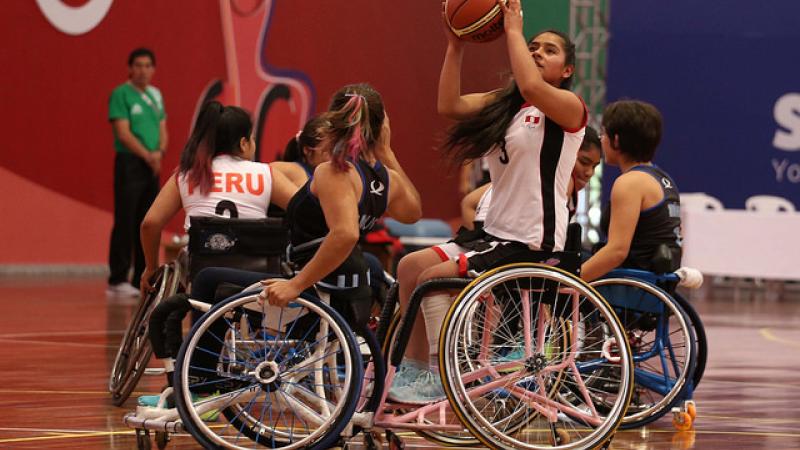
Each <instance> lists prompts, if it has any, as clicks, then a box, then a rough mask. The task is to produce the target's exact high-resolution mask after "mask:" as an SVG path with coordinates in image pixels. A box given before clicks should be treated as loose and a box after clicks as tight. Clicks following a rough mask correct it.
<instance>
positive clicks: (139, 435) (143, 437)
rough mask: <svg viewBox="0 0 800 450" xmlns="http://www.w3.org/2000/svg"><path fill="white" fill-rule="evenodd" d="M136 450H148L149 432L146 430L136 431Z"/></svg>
mask: <svg viewBox="0 0 800 450" xmlns="http://www.w3.org/2000/svg"><path fill="white" fill-rule="evenodd" d="M136 448H138V449H139V450H150V432H149V431H147V430H140V429H137V430H136Z"/></svg>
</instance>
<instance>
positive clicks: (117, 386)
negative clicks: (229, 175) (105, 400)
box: [108, 217, 288, 406]
mask: <svg viewBox="0 0 800 450" xmlns="http://www.w3.org/2000/svg"><path fill="white" fill-rule="evenodd" d="M287 244H288V234H287V230H286V228H285V227H284V226H283V224H282V221H281V220H280V219H274V218H265V219H228V218H222V217H190V228H189V245H188V247H189V251H188V253H187V252H185V251H181V252H180V253H179V254H178V257H177V258H176V260H175V261H172V262H169V263H167V264H164V265H163V266H161V267H160V268H159V269H158V271H157V272H156V273H155V274H153V276H152V278H151V280H150V281H151V285H152V286H154V288H155V289H154V290H153V291H152V292H151V293H149V294H147V295H146V296H145V297H144V298H143V299H142V301H140V302H139V304H138V306H137V308H136V310H135V312H134V314H133V316H132V318H131V321H130V323H129V324H128V328H127V330H126V331H125V334H124V336H123V338H122V341H121V342H120V346H119V350H118V351H117V355H116V358H115V359H114V363H113V365H112V367H111V374H110V377H109V383H108V390H109V392H110V393H111V401H112V403H113V404H114V405H115V406H121V405H122V404H123V403H124V402H125V401H126V400H127V399H128V397H129V396H130V394H131V392H132V391H133V390H134V388H135V387H136V385H137V383H138V382H139V379H140V378H141V377H142V375H143V374H144V373H145V372H147V371H148V369H147V364H148V362H149V361H150V358H151V356H152V354H153V346H152V345H151V341H150V339H148V335H149V334H150V333H149V330H150V318H151V316H152V315H153V313H154V311H156V309H157V308H159V305H162V301H163V300H165V299H168V298H171V297H173V296H174V295H175V294H178V293H182V292H186V291H187V289H188V286H189V282H190V281H191V279H192V278H193V277H194V275H196V274H197V272H199V271H200V270H201V269H203V268H205V267H210V266H228V267H236V268H240V269H246V270H257V271H267V272H273V273H281V271H282V269H281V262H282V259H283V258H282V257H283V256H284V254H285V251H286V245H287ZM164 315H165V316H168V315H169V312H168V311H165V314H164ZM181 318H182V316H181V317H179V318H177V322H178V324H177V327H178V328H179V327H180V320H181ZM164 320H166V317H165V319H164ZM157 326H164V324H163V323H162V322H160V323H159V324H158V325H157ZM177 333H178V335H179V334H180V329H178V331H177ZM149 370H151V371H152V373H161V370H160V369H155V370H153V369H149Z"/></svg>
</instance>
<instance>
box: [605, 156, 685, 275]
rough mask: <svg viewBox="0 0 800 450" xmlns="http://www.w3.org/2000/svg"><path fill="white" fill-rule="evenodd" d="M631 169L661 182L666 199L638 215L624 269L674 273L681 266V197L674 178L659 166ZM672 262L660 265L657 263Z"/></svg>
mask: <svg viewBox="0 0 800 450" xmlns="http://www.w3.org/2000/svg"><path fill="white" fill-rule="evenodd" d="M631 170H636V171H639V172H645V173H647V174H650V175H651V176H652V177H653V178H655V179H656V181H658V184H659V185H660V186H661V189H662V191H663V192H664V198H663V199H662V200H661V201H660V202H659V203H658V204H657V205H655V206H652V207H650V208H648V209H646V210H644V211H642V212H641V213H640V214H639V221H638V222H637V223H636V230H635V231H634V233H633V239H632V240H631V247H630V251H629V252H628V257H627V258H626V259H625V261H624V262H623V263H622V266H623V267H628V268H633V269H642V270H649V271H655V272H663V271H674V270H676V269H677V268H679V267H680V264H681V210H680V195H679V193H678V188H677V186H676V185H675V182H674V181H673V180H672V178H671V177H670V176H669V175H668V174H667V173H666V172H664V171H663V170H661V169H660V168H658V167H656V166H645V165H642V166H636V167H633V168H632V169H631ZM611 207H612V205H611V204H610V203H609V204H608V205H607V206H606V209H605V211H603V217H602V220H601V224H600V226H601V228H602V230H603V233H605V234H606V235H608V227H609V222H610V221H611ZM659 260H661V261H667V260H668V261H669V264H668V265H666V266H664V265H660V264H659V263H658V261H659Z"/></svg>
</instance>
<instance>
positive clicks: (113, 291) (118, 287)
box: [106, 282, 139, 297]
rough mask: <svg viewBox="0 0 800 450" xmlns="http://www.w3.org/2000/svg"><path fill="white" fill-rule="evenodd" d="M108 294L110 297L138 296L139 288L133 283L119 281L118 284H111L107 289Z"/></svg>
mask: <svg viewBox="0 0 800 450" xmlns="http://www.w3.org/2000/svg"><path fill="white" fill-rule="evenodd" d="M106 296H108V297H138V296H139V290H138V289H136V288H135V287H133V285H132V284H130V283H128V282H125V283H117V284H109V285H108V288H107V289H106Z"/></svg>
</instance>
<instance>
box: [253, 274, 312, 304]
mask: <svg viewBox="0 0 800 450" xmlns="http://www.w3.org/2000/svg"><path fill="white" fill-rule="evenodd" d="M261 284H262V285H263V286H264V290H263V291H261V293H260V294H258V296H259V297H260V298H261V300H262V301H266V302H267V303H269V304H270V305H272V306H280V307H284V306H286V305H288V304H289V302H291V301H292V300H294V299H296V298H297V297H299V296H300V293H301V292H303V290H302V289H298V288H297V287H296V286H295V285H294V284H293V283H292V280H281V279H274V278H273V279H270V280H261Z"/></svg>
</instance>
